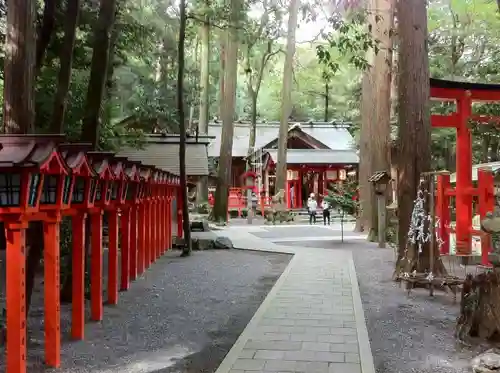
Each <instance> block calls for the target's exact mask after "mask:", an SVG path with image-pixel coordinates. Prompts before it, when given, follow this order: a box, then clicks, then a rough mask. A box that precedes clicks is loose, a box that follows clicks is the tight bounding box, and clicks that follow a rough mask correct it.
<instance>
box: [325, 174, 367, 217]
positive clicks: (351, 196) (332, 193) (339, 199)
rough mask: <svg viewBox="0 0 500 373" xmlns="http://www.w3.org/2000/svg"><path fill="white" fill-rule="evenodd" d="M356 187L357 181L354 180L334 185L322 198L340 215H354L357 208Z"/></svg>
mask: <svg viewBox="0 0 500 373" xmlns="http://www.w3.org/2000/svg"><path fill="white" fill-rule="evenodd" d="M357 187H358V185H357V183H354V182H351V183H346V184H344V185H335V186H334V187H333V189H331V190H329V191H328V195H326V196H325V197H324V198H325V200H326V201H327V202H328V203H329V204H330V206H332V207H333V208H336V209H338V210H339V212H340V213H342V215H344V214H347V215H353V216H356V214H357V212H358V209H359V203H358V200H357Z"/></svg>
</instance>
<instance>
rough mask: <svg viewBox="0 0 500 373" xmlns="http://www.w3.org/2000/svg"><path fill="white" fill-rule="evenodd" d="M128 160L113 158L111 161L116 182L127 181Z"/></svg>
mask: <svg viewBox="0 0 500 373" xmlns="http://www.w3.org/2000/svg"><path fill="white" fill-rule="evenodd" d="M127 161H128V159H127V158H126V157H116V156H115V157H113V159H112V160H111V162H110V163H111V170H112V171H113V176H114V177H115V179H116V180H125V179H127V174H126V173H125V169H126V167H127V166H126V163H127Z"/></svg>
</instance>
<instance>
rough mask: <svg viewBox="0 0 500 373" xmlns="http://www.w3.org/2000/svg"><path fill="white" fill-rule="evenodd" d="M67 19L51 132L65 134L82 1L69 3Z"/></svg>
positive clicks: (76, 0)
mask: <svg viewBox="0 0 500 373" xmlns="http://www.w3.org/2000/svg"><path fill="white" fill-rule="evenodd" d="M67 4H68V5H67V9H66V17H65V20H64V22H65V23H64V39H63V44H62V47H61V56H60V58H59V60H60V66H61V67H60V69H59V78H58V83H57V93H56V97H55V99H54V111H53V113H52V123H51V127H50V128H51V132H52V133H64V115H65V112H66V99H67V96H68V91H69V86H70V83H71V69H72V64H73V49H74V46H75V35H76V27H77V25H78V16H79V13H80V0H70V1H68V3H67Z"/></svg>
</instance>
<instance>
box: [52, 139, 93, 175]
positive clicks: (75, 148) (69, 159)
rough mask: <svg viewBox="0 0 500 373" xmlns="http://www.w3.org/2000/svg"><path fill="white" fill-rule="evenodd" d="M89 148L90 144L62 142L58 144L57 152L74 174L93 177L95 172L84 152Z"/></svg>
mask: <svg viewBox="0 0 500 373" xmlns="http://www.w3.org/2000/svg"><path fill="white" fill-rule="evenodd" d="M90 149H92V144H87V143H64V144H61V145H59V152H60V153H61V154H62V156H63V158H64V160H65V161H66V164H67V165H68V167H69V168H70V169H71V170H72V172H73V173H74V174H75V175H77V176H86V177H95V176H96V173H95V171H94V169H93V167H92V165H91V163H90V161H89V159H88V158H87V155H86V152H88V151H89V150H90Z"/></svg>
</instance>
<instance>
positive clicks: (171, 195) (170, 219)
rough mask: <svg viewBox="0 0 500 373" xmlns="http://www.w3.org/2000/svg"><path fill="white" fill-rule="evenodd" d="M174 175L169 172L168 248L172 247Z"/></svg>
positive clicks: (167, 207) (167, 206)
mask: <svg viewBox="0 0 500 373" xmlns="http://www.w3.org/2000/svg"><path fill="white" fill-rule="evenodd" d="M172 184H173V175H172V174H170V173H169V174H168V175H167V186H166V187H167V204H166V207H165V209H166V213H165V215H166V217H167V224H166V227H165V229H166V231H167V233H166V234H167V248H169V249H170V248H172V200H173V198H174V194H173V185H172Z"/></svg>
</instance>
